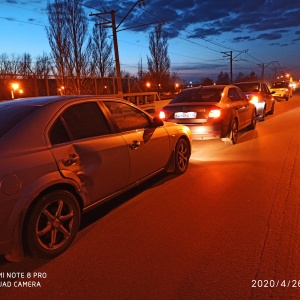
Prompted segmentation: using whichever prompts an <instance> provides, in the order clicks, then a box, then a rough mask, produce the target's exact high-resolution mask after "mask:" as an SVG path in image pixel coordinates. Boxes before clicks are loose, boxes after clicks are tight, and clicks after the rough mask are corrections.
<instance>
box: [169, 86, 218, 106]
mask: <svg viewBox="0 0 300 300" xmlns="http://www.w3.org/2000/svg"><path fill="white" fill-rule="evenodd" d="M222 91H223V89H217V88H213V89H189V90H185V91H183V92H182V93H180V94H179V95H178V96H177V97H176V98H174V99H173V100H172V101H171V102H170V103H185V102H219V101H220V100H221V95H222Z"/></svg>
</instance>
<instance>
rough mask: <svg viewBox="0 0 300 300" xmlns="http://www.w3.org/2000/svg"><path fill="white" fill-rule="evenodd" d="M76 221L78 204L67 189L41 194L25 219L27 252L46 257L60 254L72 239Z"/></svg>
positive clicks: (77, 220)
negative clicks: (26, 219)
mask: <svg viewBox="0 0 300 300" xmlns="http://www.w3.org/2000/svg"><path fill="white" fill-rule="evenodd" d="M79 225H80V209H79V205H78V202H77V200H76V198H75V197H74V196H73V195H72V194H71V193H70V192H68V191H64V190H58V191H54V192H51V193H48V194H46V195H44V196H42V197H41V198H39V199H38V201H37V203H36V205H35V206H34V207H33V210H32V211H31V213H30V215H29V218H28V222H27V230H26V240H27V246H28V249H29V251H30V254H31V255H33V256H34V257H40V258H47V259H49V258H53V257H56V256H58V255H60V254H61V253H63V252H64V251H65V250H66V249H67V248H68V247H69V246H70V244H71V243H72V241H73V240H74V238H75V236H76V234H77V232H78V229H79Z"/></svg>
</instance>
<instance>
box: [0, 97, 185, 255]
mask: <svg viewBox="0 0 300 300" xmlns="http://www.w3.org/2000/svg"><path fill="white" fill-rule="evenodd" d="M8 149H9V150H8ZM190 154H191V134H190V130H189V129H188V127H185V126H182V125H178V124H175V123H171V122H163V121H162V120H160V119H158V118H153V117H152V116H150V115H149V114H147V113H146V112H144V111H142V110H140V109H139V108H137V107H135V106H134V105H132V104H130V103H129V102H126V101H121V100H117V99H114V98H109V97H99V96H57V97H56V96H55V97H37V98H30V99H20V100H13V101H7V102H3V103H1V104H0V255H4V256H6V258H7V259H8V260H21V259H22V258H23V255H24V249H27V250H28V252H29V253H30V254H31V255H33V256H37V257H45V258H52V257H55V256H57V255H59V254H61V253H62V252H63V251H65V250H66V249H67V248H68V246H69V245H70V244H71V242H72V241H73V239H74V238H75V235H76V233H77V231H78V228H79V224H80V216H81V214H82V212H84V211H87V210H88V209H91V208H92V207H94V206H95V205H96V204H99V203H102V202H103V201H106V200H108V199H111V198H113V197H115V196H116V195H118V194H120V193H122V192H124V191H126V190H128V189H129V188H131V187H133V186H136V185H137V184H139V183H140V182H142V181H144V180H146V179H147V178H149V177H151V176H154V175H155V174H157V173H158V172H161V171H172V172H176V173H177V174H181V173H184V172H185V171H186V169H187V167H188V163H189V158H190Z"/></svg>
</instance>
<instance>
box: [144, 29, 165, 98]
mask: <svg viewBox="0 0 300 300" xmlns="http://www.w3.org/2000/svg"><path fill="white" fill-rule="evenodd" d="M149 50H150V54H151V57H148V56H147V60H148V71H149V77H150V80H151V83H152V85H153V84H154V85H155V86H156V87H157V91H158V92H159V91H160V89H161V87H162V88H163V89H164V87H165V86H169V82H170V65H171V64H170V58H169V55H168V35H167V33H166V32H165V31H163V30H162V28H161V25H160V26H157V27H156V28H155V29H154V30H153V31H152V32H150V34H149Z"/></svg>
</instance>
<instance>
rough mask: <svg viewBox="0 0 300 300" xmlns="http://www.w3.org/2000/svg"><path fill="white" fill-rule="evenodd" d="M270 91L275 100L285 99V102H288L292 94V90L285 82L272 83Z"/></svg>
mask: <svg viewBox="0 0 300 300" xmlns="http://www.w3.org/2000/svg"><path fill="white" fill-rule="evenodd" d="M270 90H271V93H272V94H273V96H274V97H275V98H279V99H285V100H286V101H288V100H289V99H290V97H292V94H293V88H292V87H291V86H290V83H289V82H286V81H278V82H274V83H273V84H272V86H271V88H270Z"/></svg>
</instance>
